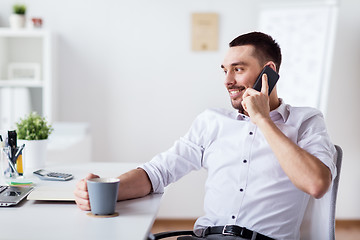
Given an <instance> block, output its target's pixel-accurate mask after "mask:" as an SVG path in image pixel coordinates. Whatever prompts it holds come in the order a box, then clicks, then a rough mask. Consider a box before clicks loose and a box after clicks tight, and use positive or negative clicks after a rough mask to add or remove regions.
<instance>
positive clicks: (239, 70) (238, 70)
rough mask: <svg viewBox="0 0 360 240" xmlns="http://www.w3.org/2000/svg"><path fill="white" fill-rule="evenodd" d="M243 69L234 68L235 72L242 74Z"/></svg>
mask: <svg viewBox="0 0 360 240" xmlns="http://www.w3.org/2000/svg"><path fill="white" fill-rule="evenodd" d="M242 70H243V69H242V68H234V71H235V72H241V71H242Z"/></svg>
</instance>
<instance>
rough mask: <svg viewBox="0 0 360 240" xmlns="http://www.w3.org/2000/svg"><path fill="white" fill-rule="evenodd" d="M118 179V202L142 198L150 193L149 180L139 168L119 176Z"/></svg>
mask: <svg viewBox="0 0 360 240" xmlns="http://www.w3.org/2000/svg"><path fill="white" fill-rule="evenodd" d="M119 179H120V185H119V193H118V200H125V199H132V198H139V197H144V196H146V195H148V194H149V193H150V192H151V188H152V186H151V182H150V179H149V177H148V175H147V173H146V172H145V171H144V170H143V169H141V168H138V169H133V170H131V171H129V172H127V173H124V174H122V175H121V176H119Z"/></svg>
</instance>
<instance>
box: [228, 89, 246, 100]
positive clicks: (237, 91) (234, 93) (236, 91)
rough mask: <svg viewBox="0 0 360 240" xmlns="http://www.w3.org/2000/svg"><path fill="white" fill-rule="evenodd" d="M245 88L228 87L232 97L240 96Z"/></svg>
mask: <svg viewBox="0 0 360 240" xmlns="http://www.w3.org/2000/svg"><path fill="white" fill-rule="evenodd" d="M244 89H245V88H244V87H243V88H240V89H228V91H229V94H230V97H231V98H237V97H239V96H241V94H242V91H243V90H244Z"/></svg>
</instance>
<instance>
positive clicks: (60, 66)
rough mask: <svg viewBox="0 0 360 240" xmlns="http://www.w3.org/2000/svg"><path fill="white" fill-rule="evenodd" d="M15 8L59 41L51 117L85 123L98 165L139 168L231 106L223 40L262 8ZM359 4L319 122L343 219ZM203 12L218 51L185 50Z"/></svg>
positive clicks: (353, 207) (2, 20)
mask: <svg viewBox="0 0 360 240" xmlns="http://www.w3.org/2000/svg"><path fill="white" fill-rule="evenodd" d="M308 1H310V0H308ZM14 2H15V1H13V0H1V1H0V26H8V23H7V19H8V16H9V14H10V9H11V5H12V4H13V3H14ZM22 2H24V3H26V4H27V6H28V17H32V16H40V17H43V19H44V21H45V23H44V25H45V26H44V27H46V28H47V29H50V30H51V31H53V32H54V34H55V36H56V37H57V49H56V51H57V66H56V68H57V73H58V74H57V76H56V79H57V81H58V82H57V86H58V92H57V95H58V97H59V98H58V101H57V102H58V108H57V109H56V110H55V111H56V112H57V120H62V121H88V122H90V124H91V126H92V132H93V142H94V152H93V156H94V159H95V160H96V161H124V162H126V161H132V162H135V161H136V162H144V161H147V160H150V159H151V158H152V157H153V156H154V155H155V154H157V153H159V152H161V151H164V150H166V149H167V148H168V147H170V146H171V145H172V143H173V142H174V141H175V140H176V139H177V138H178V137H180V136H182V135H183V134H184V133H185V132H186V131H187V129H188V128H189V126H190V124H191V122H192V120H193V119H194V117H195V116H196V115H197V114H198V113H200V112H201V111H203V110H204V109H205V108H208V107H230V104H229V100H228V97H227V95H226V92H225V89H224V87H223V85H222V82H223V78H222V73H221V70H220V67H219V66H220V64H221V61H222V59H223V55H224V52H225V51H226V49H227V43H228V42H229V41H230V40H232V39H233V38H234V37H235V36H237V35H239V34H241V33H244V32H247V31H251V30H255V26H256V25H257V8H258V4H259V3H261V2H267V1H265V0H264V1H261V0H258V1H246V0H227V1H220V0H217V1H216V0H197V1H192V0H182V1H166V0H154V1H146V0H133V1H120V0H107V1H101V0H76V1H70V0H62V1H59V0H57V1H55V0H54V1H42V0H24V1H22ZM278 2H281V1H278ZM275 4H276V3H275ZM359 7H360V3H358V1H357V0H342V1H341V2H340V12H339V24H338V30H337V32H338V34H337V37H336V42H335V47H336V49H335V53H334V54H335V58H334V61H333V66H334V67H333V68H332V78H331V81H332V82H331V86H330V92H329V96H330V99H329V109H328V112H327V119H326V120H327V123H328V128H329V132H330V134H331V137H332V139H333V141H334V142H335V143H337V144H340V145H341V146H342V147H343V149H344V154H345V155H344V167H343V172H342V176H341V182H340V191H339V199H338V216H339V217H341V218H360V209H359V206H358V202H359V200H360V192H359V191H358V190H357V189H356V186H357V185H358V183H359V182H360V179H359V178H360V177H359V174H357V173H356V170H357V169H359V161H358V158H359V156H360V148H359V147H358V146H357V145H358V143H359V136H360V128H359V125H358V124H357V120H358V119H359V115H360V110H359V107H357V103H358V102H360V101H359V100H360V99H359V98H360V95H359V94H357V89H359V88H360V83H359V81H358V80H357V78H358V77H357V76H360V70H359V67H358V66H359V58H360V46H359V44H358V43H359V42H360V41H359V38H360V26H359V25H360V17H359V16H357V15H358V14H357V12H356V11H357V9H359ZM202 11H206V12H217V13H218V14H219V17H220V22H219V26H220V34H219V35H220V38H219V43H220V46H219V47H220V48H219V51H216V52H204V53H196V52H191V50H190V49H191V46H190V43H191V42H190V32H191V29H190V27H191V26H190V20H191V18H190V17H191V13H192V12H202ZM345 114H347V115H349V116H346V117H345ZM341 121H344V122H345V124H344V126H341Z"/></svg>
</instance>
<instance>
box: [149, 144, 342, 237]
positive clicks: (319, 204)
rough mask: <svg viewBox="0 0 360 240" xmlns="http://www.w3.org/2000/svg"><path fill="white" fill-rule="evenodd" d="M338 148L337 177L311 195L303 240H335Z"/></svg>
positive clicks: (338, 153) (173, 233)
mask: <svg viewBox="0 0 360 240" xmlns="http://www.w3.org/2000/svg"><path fill="white" fill-rule="evenodd" d="M335 148H336V158H335V159H334V160H335V161H336V162H335V164H336V173H337V175H336V177H335V179H334V181H333V185H332V186H331V189H330V190H329V191H328V192H327V193H326V194H325V195H324V196H323V197H322V198H321V199H315V198H313V197H310V199H309V202H308V205H307V207H306V210H305V215H304V218H303V221H302V223H301V227H300V239H301V240H320V239H326V240H335V208H336V197H337V192H338V187H339V179H340V170H341V164H342V156H343V152H342V149H341V147H340V146H338V145H335ZM326 223H327V224H326ZM184 235H187V236H195V235H194V232H193V231H171V232H161V233H156V234H150V235H149V237H148V240H157V239H163V238H168V237H174V236H184Z"/></svg>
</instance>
